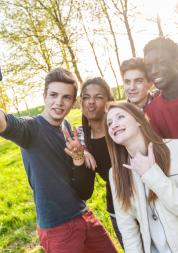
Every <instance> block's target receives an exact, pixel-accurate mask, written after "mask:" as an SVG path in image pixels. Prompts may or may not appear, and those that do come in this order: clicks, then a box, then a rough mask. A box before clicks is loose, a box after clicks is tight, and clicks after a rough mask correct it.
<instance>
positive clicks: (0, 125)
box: [0, 110, 7, 133]
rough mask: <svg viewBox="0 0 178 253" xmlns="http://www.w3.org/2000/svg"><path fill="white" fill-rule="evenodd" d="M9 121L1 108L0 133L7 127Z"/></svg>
mask: <svg viewBox="0 0 178 253" xmlns="http://www.w3.org/2000/svg"><path fill="white" fill-rule="evenodd" d="M6 126H7V123H6V118H5V114H4V112H3V111H2V110H0V133H2V132H3V131H4V130H5V129H6Z"/></svg>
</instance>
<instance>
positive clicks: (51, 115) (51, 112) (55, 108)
mask: <svg viewBox="0 0 178 253" xmlns="http://www.w3.org/2000/svg"><path fill="white" fill-rule="evenodd" d="M74 93H75V91H74V87H73V85H71V84H66V83H62V82H52V83H50V84H49V86H48V89H47V91H46V94H45V95H44V102H45V109H44V112H43V114H42V115H43V117H44V118H45V119H46V120H47V121H48V122H49V123H50V124H51V125H54V126H58V125H60V124H61V122H62V120H63V119H64V117H65V116H66V115H67V114H68V112H69V111H70V109H71V108H72V106H73V104H74V102H75V99H74Z"/></svg>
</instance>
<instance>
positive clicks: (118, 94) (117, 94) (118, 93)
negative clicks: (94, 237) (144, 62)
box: [111, 85, 125, 100]
mask: <svg viewBox="0 0 178 253" xmlns="http://www.w3.org/2000/svg"><path fill="white" fill-rule="evenodd" d="M111 90H112V94H113V97H114V100H124V99H125V92H124V87H123V85H119V86H117V87H114V88H112V89H111Z"/></svg>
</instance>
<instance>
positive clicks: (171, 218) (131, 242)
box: [109, 139, 178, 253]
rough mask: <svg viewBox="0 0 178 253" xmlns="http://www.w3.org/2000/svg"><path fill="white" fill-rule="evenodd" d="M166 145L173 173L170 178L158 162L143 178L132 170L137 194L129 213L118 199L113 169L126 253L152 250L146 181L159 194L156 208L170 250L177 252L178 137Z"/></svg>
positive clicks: (116, 203)
mask: <svg viewBox="0 0 178 253" xmlns="http://www.w3.org/2000/svg"><path fill="white" fill-rule="evenodd" d="M167 145H168V147H169V149H170V152H171V170H170V176H169V177H167V176H166V175H165V174H164V173H163V172H162V170H161V169H160V167H159V166H158V165H157V164H155V165H153V166H152V167H151V168H150V169H149V170H148V171H147V172H146V173H145V174H144V175H143V177H142V178H141V177H140V176H139V175H137V174H136V173H135V172H133V179H134V184H135V187H136V193H137V194H136V196H134V199H133V200H132V206H131V208H130V209H129V210H128V211H127V212H125V211H124V210H123V209H122V208H121V205H120V203H119V201H118V200H117V198H116V191H115V186H114V182H113V176H112V169H111V170H110V174H109V177H110V185H111V190H112V196H113V202H114V209H115V214H116V219H117V224H118V227H119V230H120V231H121V234H122V238H123V243H124V248H125V253H151V251H150V248H151V238H150V231H149V223H148V217H147V208H146V197H145V190H144V184H145V185H147V187H148V188H149V189H152V190H153V192H155V193H156V195H157V196H158V199H157V200H156V202H155V208H156V211H157V213H158V215H159V218H160V221H161V223H162V225H163V229H164V231H165V234H166V238H167V242H168V245H169V247H170V249H171V252H172V253H178V139H176V140H170V141H168V142H167ZM161 253H164V252H161Z"/></svg>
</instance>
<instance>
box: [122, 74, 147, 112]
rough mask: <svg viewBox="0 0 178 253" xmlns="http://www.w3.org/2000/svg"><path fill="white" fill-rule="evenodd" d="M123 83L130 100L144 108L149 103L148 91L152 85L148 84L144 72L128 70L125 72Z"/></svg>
mask: <svg viewBox="0 0 178 253" xmlns="http://www.w3.org/2000/svg"><path fill="white" fill-rule="evenodd" d="M123 81H124V90H125V93H126V96H127V98H128V100H129V101H130V102H131V103H133V104H135V105H137V106H138V107H140V108H142V107H143V106H144V105H145V103H146V101H147V98H148V91H149V89H150V88H151V85H152V84H151V83H150V82H148V80H147V78H146V77H145V74H144V72H142V71H141V70H139V69H131V70H127V71H125V72H124V75H123Z"/></svg>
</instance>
